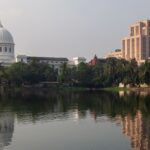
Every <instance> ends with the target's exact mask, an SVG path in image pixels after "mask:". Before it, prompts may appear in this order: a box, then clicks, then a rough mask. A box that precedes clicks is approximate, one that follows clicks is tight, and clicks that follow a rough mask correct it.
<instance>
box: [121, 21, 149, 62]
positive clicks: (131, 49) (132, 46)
mask: <svg viewBox="0 0 150 150" xmlns="http://www.w3.org/2000/svg"><path fill="white" fill-rule="evenodd" d="M122 55H123V58H124V59H126V60H131V59H136V61H137V62H138V64H141V63H143V62H145V60H148V59H149V58H150V20H143V21H139V22H137V23H135V24H133V25H131V26H130V35H129V36H128V37H125V38H124V39H123V40H122Z"/></svg>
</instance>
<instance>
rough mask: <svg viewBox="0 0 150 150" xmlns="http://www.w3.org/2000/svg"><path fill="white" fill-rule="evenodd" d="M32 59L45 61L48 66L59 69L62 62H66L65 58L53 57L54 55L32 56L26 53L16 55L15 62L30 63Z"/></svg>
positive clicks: (40, 61)
mask: <svg viewBox="0 0 150 150" xmlns="http://www.w3.org/2000/svg"><path fill="white" fill-rule="evenodd" d="M33 60H35V61H38V62H39V63H47V64H49V65H50V66H52V67H54V68H55V69H58V70H59V69H60V67H61V66H62V65H63V64H64V63H68V59H67V58H61V57H60V58H55V57H35V56H34V57H33V56H26V55H18V56H17V62H24V63H30V62H32V61H33Z"/></svg>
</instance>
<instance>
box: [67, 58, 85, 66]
mask: <svg viewBox="0 0 150 150" xmlns="http://www.w3.org/2000/svg"><path fill="white" fill-rule="evenodd" d="M82 62H83V63H86V58H85V57H74V58H73V59H72V60H69V61H68V67H69V68H73V67H75V66H78V65H79V64H80V63H82Z"/></svg>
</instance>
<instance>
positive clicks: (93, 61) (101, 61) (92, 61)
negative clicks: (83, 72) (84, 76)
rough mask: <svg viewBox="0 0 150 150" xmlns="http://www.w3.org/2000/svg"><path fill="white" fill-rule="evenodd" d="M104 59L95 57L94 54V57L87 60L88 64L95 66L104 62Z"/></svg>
mask: <svg viewBox="0 0 150 150" xmlns="http://www.w3.org/2000/svg"><path fill="white" fill-rule="evenodd" d="M105 62H106V59H104V58H97V56H96V55H95V56H94V58H93V59H92V60H91V61H90V62H89V65H90V66H95V65H98V64H100V63H105Z"/></svg>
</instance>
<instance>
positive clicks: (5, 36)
mask: <svg viewBox="0 0 150 150" xmlns="http://www.w3.org/2000/svg"><path fill="white" fill-rule="evenodd" d="M14 46H15V44H14V40H13V37H12V35H11V33H10V32H9V31H8V30H6V29H5V28H4V27H3V25H2V24H1V22H0V64H1V65H3V66H9V65H11V64H12V63H14V62H15V55H14Z"/></svg>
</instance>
